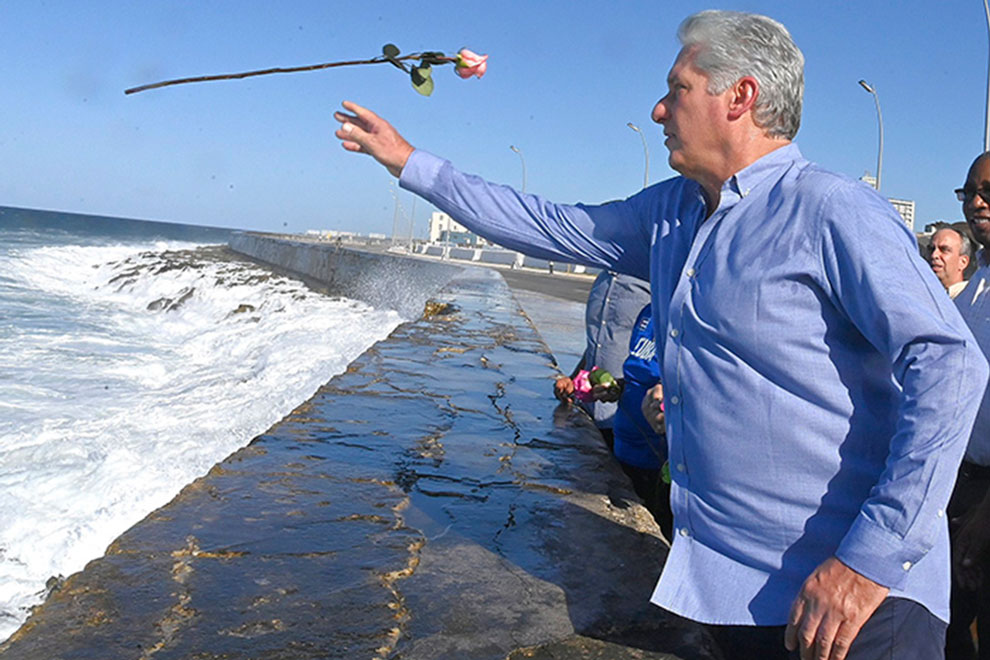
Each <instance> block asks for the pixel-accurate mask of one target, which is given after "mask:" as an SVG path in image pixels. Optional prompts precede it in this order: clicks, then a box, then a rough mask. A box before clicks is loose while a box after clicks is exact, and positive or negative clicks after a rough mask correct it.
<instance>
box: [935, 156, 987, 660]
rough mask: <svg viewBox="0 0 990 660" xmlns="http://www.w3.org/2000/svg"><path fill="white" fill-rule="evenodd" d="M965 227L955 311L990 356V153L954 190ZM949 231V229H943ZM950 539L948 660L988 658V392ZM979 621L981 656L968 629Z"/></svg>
mask: <svg viewBox="0 0 990 660" xmlns="http://www.w3.org/2000/svg"><path fill="white" fill-rule="evenodd" d="M956 196H957V197H958V198H959V201H961V202H962V207H963V215H964V216H965V217H966V224H968V225H969V229H970V231H971V232H972V234H973V237H974V238H975V239H976V242H977V243H978V244H979V245H980V246H982V249H981V250H980V251H979V252H978V254H977V265H978V267H977V270H976V272H975V273H974V274H973V277H972V278H971V279H970V284H969V286H967V287H966V288H965V289H964V290H963V292H962V294H960V295H959V296H957V297H956V299H955V302H956V307H957V308H958V309H959V312H960V313H961V314H962V317H963V319H964V320H965V321H966V323H967V324H968V325H969V328H970V330H972V332H973V335H974V336H975V337H976V341H977V343H978V344H979V345H980V348H981V349H982V350H983V354H984V355H990V295H987V293H988V291H990V153H985V154H982V155H981V156H979V157H978V158H977V159H976V160H975V161H974V162H973V165H972V166H971V167H970V168H969V174H968V175H967V177H966V185H965V186H963V187H962V188H959V189H958V190H956ZM942 231H945V230H942ZM948 513H949V531H950V534H951V537H952V578H953V579H952V597H951V605H950V609H951V612H952V616H951V619H950V622H949V628H948V630H947V631H946V649H945V655H946V660H962V659H966V660H969V659H970V658H976V657H979V658H980V659H981V660H986V659H990V584H987V583H986V580H987V579H990V552H988V550H990V392H985V393H984V395H983V402H982V404H981V405H980V409H979V412H978V413H977V415H976V423H975V425H974V426H973V434H972V436H971V437H970V440H969V444H968V445H967V447H966V455H965V457H964V458H963V463H962V466H961V467H960V468H959V477H958V478H957V480H956V487H955V490H954V491H953V493H952V500H951V501H950V503H949V508H948ZM974 618H976V620H977V627H978V632H979V637H980V641H981V644H980V652H979V656H977V655H976V651H975V649H974V646H973V639H972V636H971V635H970V625H971V624H972V623H973V619H974Z"/></svg>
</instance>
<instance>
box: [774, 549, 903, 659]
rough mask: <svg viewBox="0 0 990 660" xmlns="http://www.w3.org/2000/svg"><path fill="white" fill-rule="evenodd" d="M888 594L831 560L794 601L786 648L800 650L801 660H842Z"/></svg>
mask: <svg viewBox="0 0 990 660" xmlns="http://www.w3.org/2000/svg"><path fill="white" fill-rule="evenodd" d="M889 591H890V590H889V589H888V588H887V587H884V586H882V585H879V584H877V583H876V582H874V581H873V580H871V579H869V578H867V577H865V576H863V575H860V574H859V573H857V572H856V571H854V570H853V569H851V568H849V567H848V566H846V565H845V564H843V563H842V562H841V561H839V560H838V559H836V558H835V557H829V558H828V559H826V560H825V561H824V562H822V564H821V565H820V566H819V567H818V568H816V569H815V572H814V573H812V574H811V575H810V576H809V577H808V579H807V580H805V581H804V585H803V586H802V587H801V593H799V594H798V596H797V598H795V599H794V603H793V604H792V605H791V613H790V616H789V617H788V618H787V629H786V630H785V631H784V645H785V646H786V647H787V649H788V650H790V651H793V650H794V649H796V648H800V649H801V660H843V658H845V657H846V654H847V653H848V652H849V646H850V645H851V644H852V642H853V640H854V639H856V635H858V634H859V630H860V628H862V627H863V624H864V623H866V620H867V619H869V618H870V616H872V615H873V612H875V611H876V609H877V608H878V607H880V603H882V602H883V599H884V598H886V597H887V594H888V593H889Z"/></svg>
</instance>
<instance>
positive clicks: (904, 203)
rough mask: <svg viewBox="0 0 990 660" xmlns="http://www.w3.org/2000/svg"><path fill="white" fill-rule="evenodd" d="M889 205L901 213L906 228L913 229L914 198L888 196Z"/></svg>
mask: <svg viewBox="0 0 990 660" xmlns="http://www.w3.org/2000/svg"><path fill="white" fill-rule="evenodd" d="M888 200H889V201H890V203H891V205H893V207H894V208H895V209H896V210H897V212H898V213H900V214H901V218H903V219H904V222H905V223H906V224H907V226H908V229H911V230H914V200H913V199H894V198H893V197H890V198H888Z"/></svg>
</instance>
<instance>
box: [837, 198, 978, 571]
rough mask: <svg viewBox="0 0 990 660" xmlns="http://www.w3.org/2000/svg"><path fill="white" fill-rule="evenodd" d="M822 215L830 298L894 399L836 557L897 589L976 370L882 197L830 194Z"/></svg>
mask: <svg viewBox="0 0 990 660" xmlns="http://www.w3.org/2000/svg"><path fill="white" fill-rule="evenodd" d="M885 216H886V217H885ZM821 217H822V222H823V226H822V232H821V235H822V240H823V244H822V258H823V267H824V275H825V277H826V279H827V280H828V282H829V283H830V284H831V286H832V292H833V299H834V300H835V301H837V304H839V305H840V306H841V308H842V309H843V311H844V312H845V314H846V315H847V316H848V317H849V319H850V320H851V321H852V322H853V323H854V324H855V325H856V327H857V328H858V329H859V331H860V332H861V333H862V334H863V336H864V337H865V338H866V339H867V340H868V341H869V342H870V343H871V344H872V345H873V346H874V347H875V348H876V349H877V350H879V351H880V352H881V354H883V355H884V356H886V357H887V358H889V360H890V363H891V365H892V367H893V376H894V378H895V379H896V381H897V383H898V384H899V385H900V387H901V391H902V398H901V402H900V407H899V410H898V411H897V417H896V419H897V425H896V431H895V433H894V436H893V437H892V438H890V440H889V453H888V457H887V461H886V467H885V470H884V471H883V473H882V474H881V476H880V479H879V480H878V481H877V483H876V485H875V486H874V487H873V489H872V491H871V492H870V495H869V497H868V498H867V499H866V501H865V502H864V504H863V506H862V508H861V510H860V514H859V516H858V518H857V519H856V520H855V521H854V523H853V525H852V526H851V528H850V529H849V531H848V533H847V534H846V536H845V537H844V538H843V540H842V542H841V544H840V545H839V548H838V550H837V551H836V556H837V557H838V558H839V559H840V560H841V561H842V562H843V563H845V564H846V565H847V566H849V567H850V568H852V569H853V570H855V571H857V572H858V573H860V574H862V575H864V576H866V577H868V578H869V579H871V580H873V581H874V582H877V583H878V584H881V585H884V586H886V587H898V586H900V585H901V584H902V583H903V581H904V580H905V579H906V577H907V574H908V571H910V569H911V567H912V566H913V565H914V564H915V563H917V562H918V561H919V560H920V559H921V558H922V557H923V556H924V555H925V554H926V553H927V552H928V550H929V549H931V547H932V545H933V544H934V543H935V539H936V537H937V535H938V534H939V530H940V526H941V525H944V523H945V518H944V516H945V508H946V506H947V505H948V501H949V497H950V495H951V493H952V488H953V484H954V483H955V477H956V471H957V470H958V467H959V463H960V461H961V460H962V456H963V453H964V452H965V449H966V444H967V442H968V441H969V435H970V432H971V429H972V426H973V421H974V419H975V418H976V412H977V409H978V408H979V405H980V401H981V400H982V396H983V391H984V389H985V387H986V384H987V374H988V371H987V362H986V360H985V359H984V357H983V354H982V352H981V351H980V349H979V347H978V346H977V344H976V340H975V339H974V338H973V336H972V334H971V333H970V331H969V329H968V328H967V326H966V323H965V321H963V319H962V317H961V316H960V315H959V313H958V312H957V311H956V308H955V306H954V305H953V304H952V303H951V301H950V299H949V297H948V296H946V295H945V292H944V290H943V289H942V287H941V285H940V284H939V283H938V281H937V280H936V279H935V277H934V276H933V275H932V272H931V270H930V269H929V268H928V267H927V266H926V265H925V264H924V263H923V262H922V261H921V259H920V257H919V256H918V252H917V248H916V246H915V242H914V237H913V236H911V234H910V232H909V231H908V230H907V228H906V227H904V226H903V224H901V222H900V218H898V217H897V216H896V213H895V212H894V211H893V209H891V208H890V206H889V205H888V204H887V203H886V202H885V201H884V200H882V199H880V198H879V197H878V196H876V195H874V194H873V193H871V192H868V191H859V190H857V189H855V188H853V187H851V186H840V187H839V188H837V189H836V190H834V191H833V192H832V194H831V195H829V196H828V197H827V198H826V201H825V202H824V204H823V209H822V216H821ZM838 218H841V220H839V219H838Z"/></svg>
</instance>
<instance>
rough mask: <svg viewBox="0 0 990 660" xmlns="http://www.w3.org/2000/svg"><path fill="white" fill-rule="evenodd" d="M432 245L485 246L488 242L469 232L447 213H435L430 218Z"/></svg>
mask: <svg viewBox="0 0 990 660" xmlns="http://www.w3.org/2000/svg"><path fill="white" fill-rule="evenodd" d="M430 243H453V244H456V245H474V246H478V247H480V246H484V245H488V242H487V241H486V240H485V239H483V238H481V237H480V236H478V235H477V234H475V233H474V232H472V231H469V230H468V229H467V227H465V226H463V225H461V224H460V223H458V222H457V221H456V220H454V219H453V218H451V217H450V216H449V215H447V214H446V213H441V212H439V211H434V212H433V214H432V215H431V216H430Z"/></svg>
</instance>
